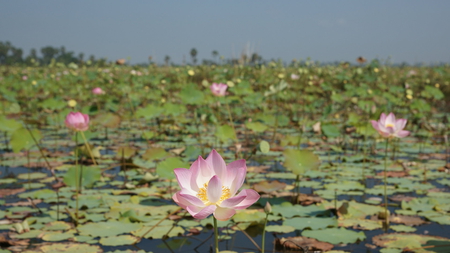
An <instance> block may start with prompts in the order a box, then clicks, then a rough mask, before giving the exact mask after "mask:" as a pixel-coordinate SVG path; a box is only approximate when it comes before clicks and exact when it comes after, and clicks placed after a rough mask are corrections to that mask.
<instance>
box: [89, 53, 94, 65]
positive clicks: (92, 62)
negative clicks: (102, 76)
mask: <svg viewBox="0 0 450 253" xmlns="http://www.w3.org/2000/svg"><path fill="white" fill-rule="evenodd" d="M89 61H90V62H91V64H94V63H95V56H94V55H93V54H91V55H90V56H89Z"/></svg>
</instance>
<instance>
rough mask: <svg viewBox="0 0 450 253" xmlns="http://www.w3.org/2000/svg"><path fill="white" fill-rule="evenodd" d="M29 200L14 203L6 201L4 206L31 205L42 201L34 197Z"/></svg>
mask: <svg viewBox="0 0 450 253" xmlns="http://www.w3.org/2000/svg"><path fill="white" fill-rule="evenodd" d="M32 201H33V203H32V202H31V201H19V202H14V203H6V204H5V206H33V205H36V204H39V203H41V202H42V199H35V200H32Z"/></svg>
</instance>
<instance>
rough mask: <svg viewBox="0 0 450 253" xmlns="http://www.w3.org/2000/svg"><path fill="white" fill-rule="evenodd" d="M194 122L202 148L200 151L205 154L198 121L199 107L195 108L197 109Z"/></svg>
mask: <svg viewBox="0 0 450 253" xmlns="http://www.w3.org/2000/svg"><path fill="white" fill-rule="evenodd" d="M194 122H195V127H196V128H197V139H198V143H199V144H200V147H201V149H200V150H201V152H202V154H203V142H202V134H201V133H200V123H199V122H198V119H197V107H195V109H194Z"/></svg>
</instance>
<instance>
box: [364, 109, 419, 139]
mask: <svg viewBox="0 0 450 253" xmlns="http://www.w3.org/2000/svg"><path fill="white" fill-rule="evenodd" d="M370 122H371V123H372V126H373V128H375V130H377V131H378V133H380V134H381V135H382V136H383V137H386V138H391V137H398V138H403V137H406V136H408V135H409V134H410V132H409V131H406V130H403V128H405V125H406V122H407V120H406V119H395V115H394V114H393V113H392V112H391V113H389V115H388V116H386V114H384V113H382V114H381V116H380V119H379V120H378V121H375V120H371V121H370Z"/></svg>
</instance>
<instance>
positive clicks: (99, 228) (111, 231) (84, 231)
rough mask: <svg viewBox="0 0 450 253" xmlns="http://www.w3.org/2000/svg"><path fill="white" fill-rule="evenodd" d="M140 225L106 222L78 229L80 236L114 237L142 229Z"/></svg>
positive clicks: (86, 225) (81, 226) (88, 224)
mask: <svg viewBox="0 0 450 253" xmlns="http://www.w3.org/2000/svg"><path fill="white" fill-rule="evenodd" d="M142 226H143V225H142V224H139V223H125V222H120V221H106V222H105V221H104V222H96V223H87V224H84V225H80V226H78V227H77V229H78V231H79V232H80V235H90V236H93V237H97V236H99V237H103V236H114V235H120V234H125V233H130V232H131V231H135V230H138V229H140V228H142Z"/></svg>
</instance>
